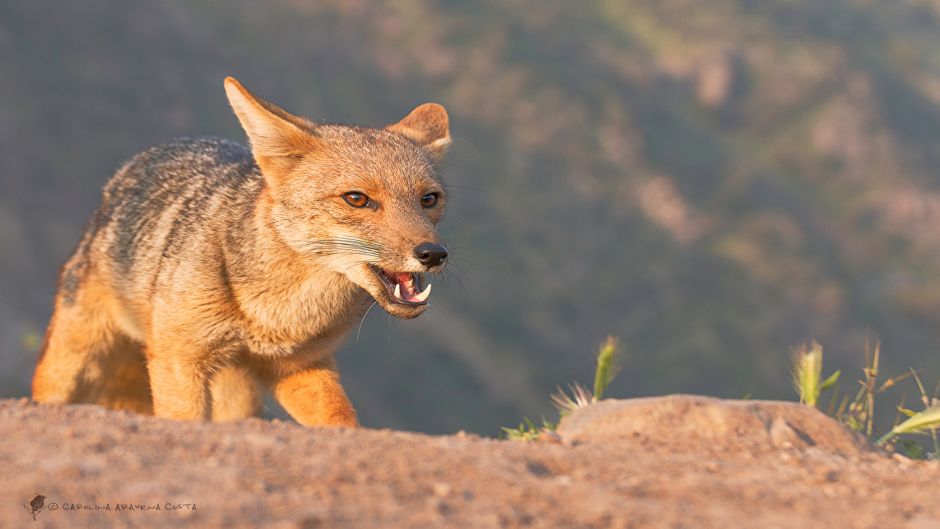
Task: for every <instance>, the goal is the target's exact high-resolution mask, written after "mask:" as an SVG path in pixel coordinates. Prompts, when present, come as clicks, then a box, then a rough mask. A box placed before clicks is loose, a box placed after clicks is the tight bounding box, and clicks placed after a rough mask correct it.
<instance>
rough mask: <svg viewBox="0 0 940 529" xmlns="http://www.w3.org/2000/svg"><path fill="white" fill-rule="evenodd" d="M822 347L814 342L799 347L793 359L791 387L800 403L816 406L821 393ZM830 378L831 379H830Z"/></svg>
mask: <svg viewBox="0 0 940 529" xmlns="http://www.w3.org/2000/svg"><path fill="white" fill-rule="evenodd" d="M822 359H823V351H822V346H821V345H819V343H817V342H816V341H813V342H811V343H809V344H804V345H801V346H800V348H799V349H797V351H796V353H795V355H794V358H793V386H794V388H795V389H796V392H797V393H798V394H799V395H800V402H801V403H803V404H808V405H810V406H816V403H817V402H818V401H819V393H820V391H822V382H821V380H822ZM830 378H831V377H830Z"/></svg>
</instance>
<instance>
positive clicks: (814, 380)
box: [793, 341, 940, 459]
mask: <svg viewBox="0 0 940 529" xmlns="http://www.w3.org/2000/svg"><path fill="white" fill-rule="evenodd" d="M865 357H866V360H865V368H864V369H863V370H862V375H863V376H862V378H861V379H859V380H858V384H859V388H858V390H856V391H855V393H854V395H853V394H852V393H851V392H847V393H840V389H839V385H838V383H839V378H840V374H841V372H840V371H835V372H833V373H832V374H831V375H829V377H827V378H826V379H825V380H823V379H822V372H823V348H822V346H821V345H819V344H818V343H816V342H815V341H813V342H810V343H809V344H804V345H801V346H800V347H799V348H798V349H797V351H796V353H795V354H794V358H793V381H794V387H795V389H796V392H797V394H799V396H800V402H801V403H804V404H806V405H809V406H814V407H817V408H818V407H819V397H820V395H821V394H822V393H823V392H824V391H826V390H830V389H831V390H832V396H831V398H830V401H829V406H828V408H827V409H826V410H825V411H826V413H828V414H829V415H831V416H832V417H834V418H835V419H836V420H838V421H839V422H841V423H843V424H845V425H846V426H848V427H849V428H851V429H853V430H855V431H857V432H859V433H862V434H864V435H865V436H866V437H868V438H869V439H871V440H872V441H873V442H874V444H875V445H877V446H884V447H886V448H888V449H891V450H894V451H897V452H899V453H902V454H904V455H906V456H908V457H911V458H915V459H940V440H938V437H937V429H938V428H940V400H938V399H937V396H936V392H935V394H934V395H933V396H931V395H928V393H927V391H926V389H925V387H924V384H923V382H922V381H921V380H920V377H919V376H918V375H917V372H916V371H915V370H914V369H911V370H910V371H908V372H907V373H904V374H902V375H899V376H895V377H893V378H888V379H886V380H884V381H882V380H881V376H882V374H881V372H880V370H879V366H880V364H881V344H880V343H878V342H877V341H876V342H874V343H873V344H872V345H871V346H869V347H866V352H865ZM909 378H910V379H912V380H913V381H915V382H916V385H917V390H918V392H919V393H920V401H921V404H922V405H923V410H921V411H914V410H911V409H908V408H905V407H904V402H903V399H902V402H901V404H899V405H898V406H897V412H898V416H897V417H896V418H895V421H894V426H893V427H892V428H891V429H890V430H889V431H888V432H886V433H884V434H883V435H880V436H878V432H877V428H876V420H875V410H876V403H877V402H876V401H877V399H878V397H879V396H880V395H882V394H883V393H884V392H885V391H887V390H889V389H891V388H895V387H897V386H898V384H899V383H900V382H902V381H904V380H906V379H909ZM938 389H940V386H938ZM840 395H841V397H840ZM902 416H906V417H907V419H906V420H904V421H903V422H901V421H900V417H902ZM916 434H927V435H930V437H931V440H932V441H933V446H932V451H928V450H927V449H925V448H924V447H923V446H921V445H920V444H919V443H917V442H916V441H914V440H912V439H906V438H901V437H899V436H901V435H916Z"/></svg>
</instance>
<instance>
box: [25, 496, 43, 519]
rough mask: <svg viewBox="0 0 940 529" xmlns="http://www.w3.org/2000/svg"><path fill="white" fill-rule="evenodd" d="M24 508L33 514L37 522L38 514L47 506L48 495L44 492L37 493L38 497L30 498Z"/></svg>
mask: <svg viewBox="0 0 940 529" xmlns="http://www.w3.org/2000/svg"><path fill="white" fill-rule="evenodd" d="M23 508H24V509H26V512H28V513H29V514H31V515H32V516H33V521H34V522H35V521H36V515H37V514H39V513H41V512H42V510H43V509H45V508H46V497H45V496H43V495H42V494H37V495H36V497H35V498H33V499H31V500H29V502H28V503H24V504H23Z"/></svg>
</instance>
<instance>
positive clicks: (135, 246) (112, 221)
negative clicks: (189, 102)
mask: <svg viewBox="0 0 940 529" xmlns="http://www.w3.org/2000/svg"><path fill="white" fill-rule="evenodd" d="M261 188H262V178H261V175H260V172H259V171H258V168H257V166H256V165H255V162H254V160H253V158H252V155H251V152H250V151H249V150H248V148H247V147H245V146H243V145H241V144H238V143H235V142H231V141H228V140H224V139H218V138H201V139H186V138H184V139H178V140H173V141H171V142H167V143H164V144H161V145H158V146H156V147H153V148H150V149H148V150H146V151H144V152H142V153H140V154H138V155H137V156H135V157H134V158H132V159H131V160H130V161H129V162H127V163H126V164H125V165H124V166H123V167H122V168H121V169H120V170H118V172H117V173H116V174H115V175H114V176H113V177H112V178H111V180H110V181H109V182H108V184H107V185H106V186H105V188H104V191H103V193H102V201H101V205H100V206H99V208H98V210H97V211H96V212H95V214H94V217H93V218H92V220H91V222H90V224H89V226H88V228H87V230H86V233H85V237H84V239H83V240H82V243H81V244H80V245H79V247H78V249H77V251H76V254H75V255H74V256H73V259H72V260H71V261H70V263H69V264H68V265H66V268H67V269H68V268H69V267H70V266H72V267H78V268H87V261H88V260H89V258H91V257H92V256H94V261H95V267H96V270H97V271H98V272H99V273H101V274H102V275H104V276H106V277H107V278H108V279H109V281H108V282H109V283H110V284H111V285H112V286H113V287H114V288H115V290H116V291H117V294H118V295H119V297H122V298H127V299H131V298H133V299H137V300H139V299H148V298H149V297H151V296H152V295H153V293H154V289H155V288H156V283H157V281H158V275H159V274H160V273H161V272H166V271H167V270H168V269H171V268H174V267H178V266H180V264H186V263H187V262H188V261H191V260H194V259H197V260H198V259H207V258H210V257H213V256H215V257H217V256H219V255H220V252H221V244H222V241H223V240H224V237H225V234H226V231H227V230H228V228H229V227H231V226H232V225H233V224H235V223H237V222H239V221H240V220H241V219H243V218H244V217H245V216H246V215H249V214H250V212H251V208H252V205H253V204H254V203H255V200H256V198H257V196H258V193H260V191H261ZM68 273H69V271H68V270H66V271H65V272H64V274H65V275H68Z"/></svg>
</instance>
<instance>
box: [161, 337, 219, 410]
mask: <svg viewBox="0 0 940 529" xmlns="http://www.w3.org/2000/svg"><path fill="white" fill-rule="evenodd" d="M187 345H189V344H184V343H181V342H178V341H169V340H167V341H163V340H155V341H153V342H152V343H149V344H148V345H147V349H148V351H151V352H152V353H151V354H150V355H148V356H149V359H148V362H147V370H148V372H149V374H150V390H151V393H152V394H153V414H154V415H156V416H157V417H163V418H166V419H180V420H208V419H209V418H210V407H209V378H208V376H207V373H205V372H204V366H205V365H206V364H207V362H205V361H199V360H200V358H203V360H205V358H204V357H205V356H207V354H201V355H200V354H194V349H193V348H191V347H187ZM197 350H198V349H197Z"/></svg>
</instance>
